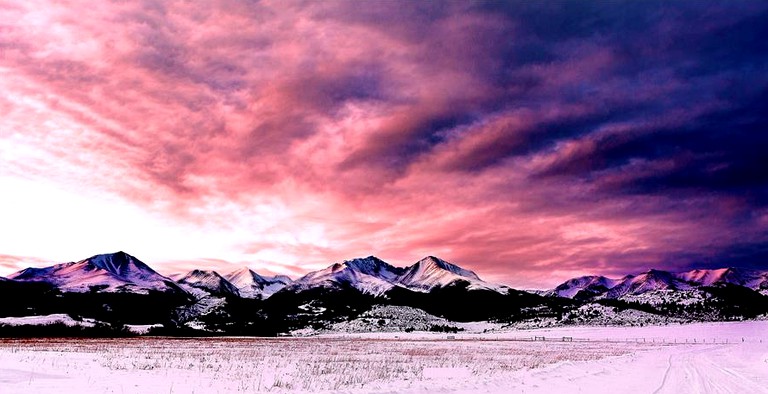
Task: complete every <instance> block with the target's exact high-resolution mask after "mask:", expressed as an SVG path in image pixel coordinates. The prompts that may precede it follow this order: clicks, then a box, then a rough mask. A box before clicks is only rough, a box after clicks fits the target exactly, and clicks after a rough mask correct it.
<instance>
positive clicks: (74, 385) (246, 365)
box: [0, 322, 768, 394]
mask: <svg viewBox="0 0 768 394" xmlns="http://www.w3.org/2000/svg"><path fill="white" fill-rule="evenodd" d="M448 335H452V334H441V335H438V334H429V333H411V334H395V333H389V334H387V335H385V336H381V335H379V336H374V335H369V336H365V335H355V336H352V335H345V336H337V337H331V336H322V337H313V338H278V339H262V338H216V339H169V338H136V339H89V340H78V339H49V340H10V339H6V340H0V388H2V389H1V390H0V391H1V392H2V393H4V394H5V393H62V392H73V393H74V392H77V393H230V392H277V393H281V392H282V393H287V392H343V393H366V394H367V393H395V392H397V393H401V392H404V393H426V392H429V393H435V392H442V393H470V392H472V393H474V392H480V393H510V392H518V393H559V392H568V393H579V392H585V393H586V392H590V393H594V392H608V391H610V392H613V393H768V322H740V323H707V324H691V325H674V326H672V325H671V326H661V327H642V328H640V327H633V328H620V327H616V328H611V327H594V328H589V327H575V328H557V329H547V330H544V329H540V330H530V331H510V332H506V333H495V334H456V335H455V336H452V337H451V339H448ZM395 336H397V338H395ZM542 337H543V338H544V339H545V340H544V341H542V340H541V339H542ZM563 337H566V339H572V340H573V341H572V342H571V341H566V342H564V341H563ZM534 339H536V340H534ZM694 340H695V343H694Z"/></svg>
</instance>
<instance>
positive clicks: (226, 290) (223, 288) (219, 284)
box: [174, 269, 240, 296]
mask: <svg viewBox="0 0 768 394" xmlns="http://www.w3.org/2000/svg"><path fill="white" fill-rule="evenodd" d="M174 277H179V276H178V275H175V276H174ZM176 281H177V282H178V283H180V284H182V285H188V286H191V287H194V288H197V289H202V290H205V291H208V292H210V293H214V294H223V295H224V294H226V295H236V296H239V295H240V291H239V290H238V289H237V287H235V285H233V284H232V283H230V282H229V281H228V280H227V279H225V278H224V277H223V276H221V275H219V273H218V272H216V271H209V270H200V269H195V270H192V271H190V272H188V273H187V274H186V275H183V276H180V277H179V279H177V280H176Z"/></svg>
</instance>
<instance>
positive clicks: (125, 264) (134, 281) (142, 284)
mask: <svg viewBox="0 0 768 394" xmlns="http://www.w3.org/2000/svg"><path fill="white" fill-rule="evenodd" d="M9 279H13V280H15V281H19V282H45V283H50V284H52V285H54V286H56V287H58V288H59V289H61V290H62V291H67V292H88V291H98V292H110V293H113V292H131V293H140V294H146V293H148V292H149V291H159V292H182V290H181V289H180V288H179V287H178V285H176V284H175V283H174V282H173V281H172V280H171V279H169V278H167V277H165V276H163V275H160V274H158V273H157V272H156V271H155V270H153V269H152V268H150V267H149V266H148V265H146V264H144V263H143V262H141V260H139V259H137V258H135V257H133V256H131V255H129V254H127V253H125V252H117V253H110V254H99V255H95V256H92V257H89V258H87V259H85V260H81V261H77V262H70V263H63V264H56V265H53V266H50V267H46V268H26V269H24V270H21V271H19V272H16V273H15V274H12V275H11V276H9Z"/></svg>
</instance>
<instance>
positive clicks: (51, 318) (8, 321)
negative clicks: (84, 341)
mask: <svg viewBox="0 0 768 394" xmlns="http://www.w3.org/2000/svg"><path fill="white" fill-rule="evenodd" d="M49 324H64V325H67V326H70V327H73V326H83V327H93V326H94V325H95V324H96V320H94V319H82V320H75V319H73V318H72V317H70V316H69V315H67V314H64V313H54V314H51V315H40V316H21V317H0V325H7V326H42V325H49Z"/></svg>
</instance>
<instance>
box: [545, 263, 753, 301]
mask: <svg viewBox="0 0 768 394" xmlns="http://www.w3.org/2000/svg"><path fill="white" fill-rule="evenodd" d="M723 285H736V286H743V287H746V288H749V289H751V290H756V291H761V292H763V293H764V294H765V293H768V272H762V271H756V270H744V269H738V268H721V269H697V270H691V271H685V272H679V273H671V272H668V271H661V270H654V269H652V270H649V271H647V272H644V273H642V274H639V275H636V276H633V275H628V276H625V277H624V278H621V279H609V278H605V277H602V276H584V277H579V278H574V279H570V280H568V281H566V282H564V283H563V284H561V285H559V286H557V287H556V288H555V289H553V290H550V291H549V292H548V293H547V294H548V295H558V296H561V297H567V298H579V297H582V298H584V299H589V298H594V299H600V298H606V299H622V300H626V301H642V300H648V301H649V302H650V301H654V302H656V301H659V300H662V299H667V300H668V299H670V297H671V296H670V295H669V293H670V292H681V293H685V294H689V295H691V296H694V295H695V297H697V298H698V297H700V296H699V295H696V294H695V293H696V292H695V290H696V289H698V288H699V287H702V286H723ZM671 298H673V299H677V298H679V297H671Z"/></svg>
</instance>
